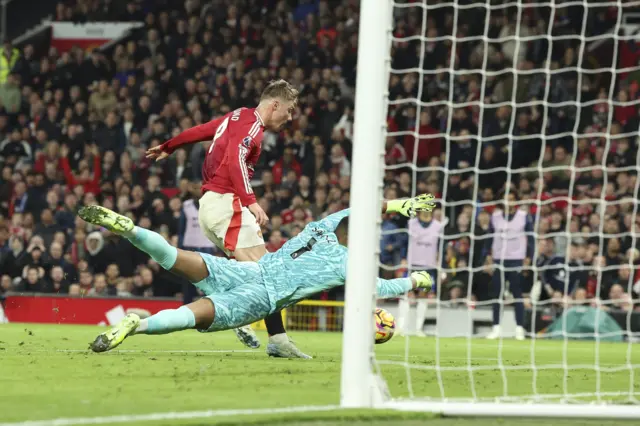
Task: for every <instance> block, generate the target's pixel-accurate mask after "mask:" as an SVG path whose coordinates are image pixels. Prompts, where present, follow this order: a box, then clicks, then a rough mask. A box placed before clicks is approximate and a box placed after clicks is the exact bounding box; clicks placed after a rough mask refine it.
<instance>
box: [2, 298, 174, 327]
mask: <svg viewBox="0 0 640 426" xmlns="http://www.w3.org/2000/svg"><path fill="white" fill-rule="evenodd" d="M180 305H182V303H181V302H180V301H178V300H171V299H160V300H158V299H137V298H98V297H63V296H50V295H37V296H36V295H15V296H7V298H6V300H5V301H4V316H5V318H6V320H7V321H9V322H31V323H53V324H89V325H91V324H93V325H96V324H115V323H117V322H118V321H120V320H121V319H122V318H123V317H124V316H125V315H126V313H127V312H128V311H130V310H136V311H141V310H142V311H147V312H148V313H149V314H155V313H156V312H158V311H161V310H163V309H176V308H178V307H180ZM0 317H1V316H0Z"/></svg>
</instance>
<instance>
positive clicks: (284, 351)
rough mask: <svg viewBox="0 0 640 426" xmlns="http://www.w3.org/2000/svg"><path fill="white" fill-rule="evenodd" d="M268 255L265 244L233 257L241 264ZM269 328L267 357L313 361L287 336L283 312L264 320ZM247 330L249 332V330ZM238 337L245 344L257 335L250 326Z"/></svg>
mask: <svg viewBox="0 0 640 426" xmlns="http://www.w3.org/2000/svg"><path fill="white" fill-rule="evenodd" d="M265 254H267V248H266V247H265V245H264V244H261V245H258V246H254V247H247V248H239V249H236V251H235V252H234V253H233V256H234V257H235V258H236V260H238V261H239V262H257V261H258V260H260V258H262V256H264V255H265ZM264 322H265V325H266V326H267V332H268V333H269V344H268V345H267V355H269V356H273V357H277V358H304V359H311V357H310V356H309V355H307V354H305V353H303V352H302V351H301V350H300V349H298V348H297V347H296V345H295V344H294V343H293V341H292V340H291V339H290V338H289V336H287V332H286V331H285V328H284V323H283V321H282V312H275V313H273V314H271V315H269V316H268V317H266V318H265V319H264ZM247 328H248V329H249V330H247ZM234 331H235V332H236V335H237V336H238V338H239V339H240V341H242V342H243V343H245V344H247V343H246V342H245V340H244V339H245V338H250V334H249V333H253V335H255V333H254V332H253V330H252V329H251V327H250V326H245V327H242V328H240V329H235V330H234Z"/></svg>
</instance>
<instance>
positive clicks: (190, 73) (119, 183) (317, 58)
mask: <svg viewBox="0 0 640 426" xmlns="http://www.w3.org/2000/svg"><path fill="white" fill-rule="evenodd" d="M147 3H148V4H147ZM147 3H145V7H144V9H143V8H142V7H140V5H139V3H138V2H129V3H127V4H126V5H125V6H124V7H122V8H117V7H116V5H115V3H113V2H77V3H75V2H64V3H60V4H58V6H57V7H56V12H55V15H54V19H55V20H56V21H69V20H71V21H74V22H87V21H92V20H122V21H135V20H140V21H144V22H145V26H144V28H141V29H140V30H137V31H135V32H134V33H132V34H131V36H129V37H128V38H126V39H123V40H122V41H120V42H118V43H116V44H115V45H114V46H113V47H112V48H110V49H107V50H105V51H100V50H98V49H95V50H92V51H90V52H84V51H82V50H81V49H80V48H77V47H74V48H72V49H70V50H69V51H67V52H63V53H59V52H57V51H56V50H55V49H52V50H50V51H48V52H46V53H44V54H40V53H39V52H37V49H35V48H34V46H33V45H26V46H24V47H23V48H22V49H21V50H19V49H18V48H15V47H13V46H12V45H11V43H10V42H7V43H5V44H4V46H3V47H2V48H1V49H0V104H1V106H0V168H1V171H2V173H1V175H0V176H1V179H0V215H1V216H2V219H3V220H2V219H0V223H3V224H4V225H5V226H6V227H7V232H8V236H7V238H6V239H5V238H4V237H2V240H3V241H0V242H1V243H2V246H0V249H2V251H1V252H0V253H1V254H0V271H1V272H2V274H3V277H2V279H1V280H0V284H2V289H3V290H2V291H7V289H8V288H11V287H12V286H13V285H14V284H13V281H14V280H15V281H17V287H15V289H16V290H20V289H22V291H27V290H29V291H53V292H60V293H63V292H65V291H68V292H69V294H73V295H82V294H88V293H89V292H91V294H93V295H114V294H118V295H122V296H128V295H134V296H141V297H146V296H159V295H162V296H176V295H179V294H180V292H181V291H182V282H177V281H174V280H173V278H172V276H171V275H170V274H167V275H165V273H164V271H162V270H160V269H159V268H158V267H157V265H154V264H153V263H148V262H149V259H148V257H147V256H146V255H144V254H142V253H141V252H139V251H138V250H137V249H135V248H133V246H131V245H130V244H129V243H128V242H126V241H116V240H113V239H112V238H111V237H110V236H109V234H108V232H106V231H104V230H100V229H95V228H94V227H91V226H88V225H87V224H85V223H84V222H82V221H81V220H78V219H77V218H76V217H75V212H76V210H77V209H78V208H79V207H81V206H83V205H87V204H93V203H99V204H103V205H105V206H108V207H110V208H114V209H116V210H118V211H119V212H120V213H122V214H125V215H127V216H129V217H131V218H132V219H134V221H135V222H136V224H137V225H139V226H144V227H150V228H154V229H155V230H158V231H160V232H161V233H163V235H165V236H166V238H167V239H168V240H169V241H174V242H175V244H179V245H181V246H185V247H187V246H189V247H191V246H192V245H193V244H195V245H200V244H201V243H197V242H196V243H194V242H193V240H192V239H191V237H190V236H188V234H189V232H188V231H189V229H195V228H196V222H197V221H196V222H194V223H191V222H193V220H194V217H195V216H194V214H195V213H194V211H197V201H195V199H196V198H197V195H198V194H197V190H194V189H193V186H192V185H190V184H189V181H198V180H200V170H201V162H202V159H203V157H204V155H203V154H204V152H205V150H207V149H209V148H210V144H211V142H210V141H205V142H204V143H201V144H195V145H193V146H192V147H191V148H190V151H189V150H184V151H183V150H179V151H178V152H176V153H175V154H174V155H173V156H172V158H171V159H170V161H166V162H164V163H153V162H150V161H149V160H147V159H146V158H145V155H144V153H145V150H146V149H147V148H149V147H153V146H156V145H158V144H159V143H162V142H164V141H165V140H166V139H167V138H169V137H171V136H172V135H175V134H176V133H178V132H179V131H181V130H183V129H185V128H188V127H191V126H193V125H197V124H201V123H203V122H205V121H208V120H209V119H210V118H211V117H218V116H220V115H222V114H224V113H226V112H228V111H231V110H233V109H235V108H238V107H241V106H246V105H251V104H253V103H255V101H256V99H257V98H258V97H259V94H260V93H261V91H262V88H263V87H264V86H265V84H266V83H267V82H268V81H269V80H271V79H273V78H285V79H287V80H289V81H290V82H291V83H292V84H293V85H294V86H295V87H296V88H298V89H299V90H300V92H301V95H300V98H299V104H298V105H297V107H296V110H295V111H294V114H293V115H294V120H293V123H291V125H290V126H289V127H288V128H286V129H284V130H283V131H282V132H280V133H271V132H267V134H265V138H264V141H263V144H262V150H263V153H262V156H261V159H260V162H259V163H258V165H257V166H256V170H255V171H254V175H253V180H254V182H253V183H252V184H253V187H254V188H255V191H256V195H257V196H258V200H259V203H260V205H261V206H263V208H264V209H265V211H266V212H267V213H268V214H269V216H270V218H271V223H270V224H269V225H268V226H267V227H265V228H264V229H263V232H264V233H265V238H268V242H269V247H270V250H271V249H276V248H278V247H280V246H281V245H282V244H283V243H284V241H286V240H287V239H288V238H290V237H292V236H294V235H296V234H297V233H298V232H299V231H300V229H301V228H302V227H303V226H304V224H305V223H307V222H308V221H311V220H317V219H319V218H321V217H323V216H325V215H326V214H328V213H331V212H334V211H337V210H339V209H341V208H344V207H347V206H348V202H349V197H350V179H349V177H350V174H351V163H352V161H353V158H352V141H353V112H354V111H353V97H354V89H355V75H356V58H357V51H356V49H357V46H358V36H359V34H358V21H359V10H358V5H357V2H355V3H354V2H352V1H350V0H337V1H332V2H328V1H325V0H322V1H301V0H294V1H289V2H285V1H277V2H267V3H268V7H266V8H262V5H260V6H256V5H255V4H254V3H255V2H234V1H231V0H220V1H217V2H215V5H213V4H209V3H206V2H192V1H185V2H177V3H181V4H177V3H176V4H174V3H172V6H171V7H170V8H169V7H168V6H167V5H168V3H167V2H147ZM405 3H406V5H405V6H408V7H403V8H396V9H395V14H394V35H395V37H396V38H395V40H394V43H393V47H392V58H391V61H392V68H393V70H394V72H393V73H392V74H391V76H390V79H389V100H390V102H389V109H388V116H387V119H386V126H387V138H386V142H385V163H386V165H387V166H388V167H387V172H386V173H385V181H384V184H385V190H386V191H387V192H386V194H387V196H388V197H403V196H411V195H413V194H414V193H416V192H418V193H419V192H430V193H434V194H435V195H437V196H438V197H439V198H440V201H441V202H442V206H441V207H442V209H441V210H440V209H439V210H438V211H437V212H434V217H433V219H431V223H432V224H433V223H435V222H436V221H439V222H441V223H447V229H446V232H445V234H444V235H443V236H442V241H441V243H442V244H440V242H439V243H438V246H439V247H442V251H439V252H438V253H437V255H438V256H439V262H438V265H440V266H441V267H442V268H444V270H443V271H442V274H441V275H442V276H444V277H445V278H444V280H443V283H442V285H439V286H438V287H439V289H440V290H438V292H439V293H440V295H441V296H442V297H443V298H453V299H459V300H463V299H466V298H469V297H470V298H476V299H477V300H487V299H488V298H489V289H490V284H489V283H490V282H491V281H492V280H495V279H496V278H497V276H498V275H500V270H499V269H495V268H494V267H492V264H491V262H492V261H493V260H494V259H492V258H491V257H490V256H488V252H487V250H483V247H484V246H485V244H486V243H487V241H490V240H491V238H493V237H494V234H493V231H492V230H491V227H490V218H491V215H492V214H493V213H494V211H495V210H496V208H497V206H498V205H499V204H501V203H503V202H504V201H505V195H504V194H505V193H507V191H506V190H507V189H509V194H515V195H517V198H518V199H519V200H520V201H518V208H519V209H522V210H523V211H526V212H527V213H528V214H530V215H531V216H532V218H533V223H534V224H535V229H532V235H533V232H535V234H536V236H537V237H538V238H536V243H537V244H539V245H540V246H542V248H538V249H537V250H535V251H534V252H536V253H537V255H536V256H534V257H533V258H531V259H526V258H525V259H523V269H524V271H523V274H522V282H523V286H522V289H523V291H524V297H533V296H531V295H530V294H528V293H529V291H530V289H531V288H533V287H535V281H538V279H541V284H542V283H544V284H550V286H551V291H550V292H547V291H546V290H544V292H545V293H544V294H543V299H542V300H541V302H545V303H546V302H547V301H548V302H549V303H555V304H556V305H557V306H558V307H559V309H562V307H563V306H564V305H565V302H566V301H567V298H568V297H569V296H570V294H565V292H568V293H572V292H573V297H574V299H575V300H576V301H582V300H584V302H580V303H592V302H593V303H596V302H595V299H594V298H596V297H597V298H601V299H603V300H607V299H608V298H609V297H610V296H611V292H612V289H614V287H615V286H616V285H619V286H621V287H622V290H623V292H624V293H626V294H627V295H628V297H630V298H632V299H633V300H635V299H637V298H638V297H640V295H639V292H640V286H638V285H635V283H636V282H638V281H640V278H639V275H638V274H640V271H638V268H637V266H636V262H637V256H636V257H635V258H634V257H629V256H628V257H626V258H625V256H624V254H625V253H627V252H628V251H629V250H631V253H633V252H634V250H638V249H640V246H639V245H638V241H636V239H634V238H633V236H632V232H633V228H634V226H637V223H636V222H637V220H636V219H638V218H637V217H634V214H635V211H634V210H633V200H636V199H637V198H638V195H639V194H637V193H636V192H637V190H636V187H637V184H636V183H637V182H636V181H637V176H636V175H637V171H636V170H635V169H632V168H633V167H635V166H636V158H637V154H638V140H637V137H636V136H637V134H636V133H637V130H638V123H640V111H639V109H638V96H639V95H640V93H639V91H638V89H637V82H636V80H637V79H638V78H637V77H638V75H637V72H631V73H629V75H628V76H627V80H623V79H622V78H614V79H611V84H614V87H613V89H614V92H613V93H614V98H615V99H614V100H615V102H614V103H611V101H610V100H609V99H608V98H609V92H610V90H609V89H610V85H609V84H610V81H609V80H610V79H608V78H605V79H596V78H595V77H594V78H591V75H584V74H583V75H582V76H580V79H579V78H578V74H577V72H575V67H577V66H583V67H584V66H585V63H583V64H580V63H578V59H579V58H581V57H582V56H581V55H579V54H578V53H579V52H578V50H577V49H579V48H581V45H580V39H581V37H580V35H581V34H580V33H579V32H580V31H581V28H582V21H581V19H582V17H583V15H584V14H583V13H582V6H576V8H575V11H573V12H575V13H567V14H563V15H562V19H561V20H560V21H559V24H558V25H557V28H556V27H554V33H553V36H556V35H563V36H564V37H563V38H562V39H558V40H555V41H554V43H552V44H551V43H549V41H548V40H547V37H546V35H545V34H546V32H547V27H548V22H549V19H551V18H552V16H553V15H550V9H549V8H548V7H528V8H527V14H526V16H522V17H520V18H521V19H516V18H517V16H514V14H513V12H512V11H511V10H510V9H504V8H497V9H496V8H490V9H487V8H485V7H480V5H478V6H477V7H465V8H458V10H457V11H456V10H454V8H453V7H454V6H453V5H452V4H441V5H439V6H441V7H437V8H435V9H434V10H433V16H431V15H429V17H427V21H426V22H422V14H420V13H415V12H416V10H414V9H415V8H416V7H417V6H416V5H418V4H419V3H414V4H412V3H411V2H405ZM456 14H457V21H454V17H455V16H456ZM454 22H456V23H457V28H456V31H457V32H458V33H454V32H453V28H452V24H453V23H454ZM515 22H519V26H517V25H515ZM485 23H488V24H487V25H489V27H488V28H486V29H487V30H488V32H487V34H486V36H487V37H488V41H487V40H485V38H484V36H485ZM613 23H615V17H613V18H612V17H610V16H609V15H605V16H602V17H600V16H599V17H598V19H589V20H587V24H586V28H587V33H588V35H589V36H599V35H603V34H605V33H606V32H607V31H608V30H609V28H610V27H611V25H612V24H613ZM423 27H424V28H425V29H426V33H425V34H424V35H425V36H426V39H424V40H422V39H419V38H417V37H415V36H416V35H421V32H422V28H423ZM452 35H453V36H456V37H464V40H468V41H465V42H459V43H453V44H452V43H451V42H450V40H449V39H447V37H450V36H452ZM515 35H517V36H520V37H525V36H526V37H529V38H528V40H529V41H528V42H527V43H525V44H523V43H519V42H518V40H516V39H514V38H513V36H515ZM421 49H424V52H422V51H421ZM421 57H422V58H423V62H422V63H419V62H420V58H421ZM548 59H550V61H548ZM603 66H607V67H608V65H603ZM483 67H484V68H483ZM416 69H423V70H426V72H421V73H417V72H415V70H416ZM549 70H551V73H550V72H549ZM452 71H455V72H453V73H452ZM487 71H489V72H487ZM616 77H622V75H621V76H616ZM579 81H580V82H581V83H582V84H581V86H582V87H579V86H578V82H579ZM514 101H515V102H514ZM500 102H505V103H500ZM575 102H580V103H581V105H580V107H578V108H577V107H576V104H575ZM452 103H453V105H452ZM610 109H611V111H610ZM610 112H611V114H609V113H610ZM610 120H612V122H611V123H609V121H610ZM379 124H380V123H375V120H373V119H372V121H371V123H369V125H373V126H377V125H379ZM383 124H384V123H383ZM603 134H606V135H607V137H606V138H605V137H603V136H602V135H603ZM543 141H544V142H543ZM374 166H375V165H371V167H374ZM603 166H604V167H603ZM509 197H511V195H509ZM625 200H626V201H625ZM602 201H604V202H605V203H604V205H603V203H602ZM636 216H637V215H636ZM423 219H424V220H423ZM423 219H420V218H418V219H415V220H414V221H413V222H411V224H412V225H413V226H415V225H416V224H417V225H419V226H420V227H424V225H425V224H426V223H428V222H429V220H427V219H425V218H423ZM412 225H408V224H407V221H406V220H402V219H401V218H396V217H385V218H384V219H383V230H384V239H383V241H382V242H381V247H380V248H381V259H380V261H381V263H383V264H385V265H387V266H389V267H396V266H397V265H399V264H400V263H401V261H402V260H403V259H405V258H406V257H407V256H406V252H407V250H408V248H409V247H411V246H412V245H416V244H417V245H419V244H420V240H419V239H414V237H408V234H407V230H408V229H409V227H411V226H412ZM0 229H2V226H0ZM547 243H548V245H547ZM549 247H552V248H549ZM419 257H420V256H419ZM552 258H557V259H556V261H554V263H547V262H548V261H549V260H550V259H552ZM410 263H411V264H412V265H411V266H412V267H417V266H429V265H430V263H431V262H426V261H425V260H424V259H422V258H420V259H416V260H415V261H414V260H413V258H412V260H411V262H410ZM112 265H113V266H112ZM554 265H562V266H564V268H562V267H557V266H554ZM624 265H628V266H629V268H630V270H627V269H625V266H624ZM59 268H62V271H63V273H64V277H65V278H64V279H63V280H58V278H59ZM114 268H117V269H118V273H117V274H116V273H115V269H114ZM469 268H477V269H475V270H474V272H473V273H471V274H470V273H469V271H470V269H469ZM387 269H389V268H387ZM576 270H580V271H581V272H576ZM54 271H55V272H54ZM562 272H564V275H562ZM54 273H55V277H54V276H53V275H52V274H54ZM101 274H106V277H105V276H104V275H101ZM627 275H628V279H627ZM5 276H8V278H9V280H8V281H7V279H5V278H4V277H5ZM625 280H626V281H625ZM64 281H66V283H65V282H64ZM469 285H471V287H470V288H469ZM615 289H616V290H613V294H614V295H616V296H620V294H619V293H618V292H619V289H618V288H617V287H615ZM557 292H560V294H559V295H558V294H556V293H557ZM625 297H626V296H625ZM636 305H637V304H632V305H629V306H636ZM625 306H626V305H625Z"/></svg>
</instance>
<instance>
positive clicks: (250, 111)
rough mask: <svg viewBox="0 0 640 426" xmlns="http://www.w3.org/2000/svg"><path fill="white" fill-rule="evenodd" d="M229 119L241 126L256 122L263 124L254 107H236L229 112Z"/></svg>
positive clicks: (259, 124)
mask: <svg viewBox="0 0 640 426" xmlns="http://www.w3.org/2000/svg"><path fill="white" fill-rule="evenodd" d="M231 120H232V121H235V122H237V123H238V124H241V125H243V126H246V125H249V126H252V125H254V124H257V125H258V126H260V127H262V125H263V122H262V118H261V117H260V114H258V111H257V110H256V108H245V107H242V108H238V109H236V110H235V111H233V112H232V113H231Z"/></svg>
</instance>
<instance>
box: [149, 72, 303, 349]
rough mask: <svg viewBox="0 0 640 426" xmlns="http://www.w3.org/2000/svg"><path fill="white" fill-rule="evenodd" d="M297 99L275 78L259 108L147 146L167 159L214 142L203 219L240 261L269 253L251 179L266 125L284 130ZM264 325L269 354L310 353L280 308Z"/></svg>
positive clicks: (248, 337) (253, 341)
mask: <svg viewBox="0 0 640 426" xmlns="http://www.w3.org/2000/svg"><path fill="white" fill-rule="evenodd" d="M297 99H298V91H297V90H296V89H294V88H293V87H292V86H291V85H290V84H289V83H288V82H286V81H285V80H277V81H272V82H270V83H269V85H268V86H267V87H266V88H265V89H264V91H263V92H262V96H261V97H260V103H259V104H258V106H257V107H256V108H239V109H237V110H235V111H232V112H230V113H228V114H226V115H224V116H223V117H220V118H217V119H215V120H212V121H210V122H208V123H205V124H202V125H200V126H196V127H192V128H191V129H188V130H185V131H184V132H182V133H180V134H179V135H178V136H176V137H175V138H172V139H170V140H168V141H167V142H165V143H163V144H162V145H159V146H157V147H154V148H150V149H149V150H148V151H147V157H148V158H152V159H155V160H156V161H157V160H162V159H164V158H167V157H168V156H169V155H171V154H172V153H173V152H174V151H175V150H176V149H177V148H178V147H179V146H181V145H185V144H192V143H195V142H201V141H207V140H211V141H212V143H211V146H210V147H209V149H208V150H207V153H206V157H205V161H204V166H203V168H202V178H203V184H202V194H203V195H202V197H201V198H200V210H199V213H198V219H199V221H200V227H201V229H202V231H203V232H204V234H205V235H206V236H207V238H209V239H210V240H211V241H212V242H213V243H215V244H216V245H217V246H218V247H219V248H220V249H221V250H223V251H224V252H225V253H226V254H227V256H229V257H231V256H233V257H235V259H236V260H238V261H240V262H244V261H254V262H255V261H258V260H259V259H260V258H261V257H262V256H264V254H265V253H267V250H266V248H265V244H264V238H263V237H262V232H261V230H260V226H262V225H265V224H266V223H267V222H268V220H269V218H268V217H267V214H266V213H265V212H264V210H263V209H262V208H261V207H260V205H259V204H258V203H257V202H256V196H255V194H254V193H253V189H252V188H251V178H252V177H253V171H254V166H255V165H256V163H257V162H258V158H259V157H260V149H261V143H262V137H263V132H264V130H265V129H267V130H272V131H275V132H278V131H280V130H282V129H283V128H284V126H285V125H286V124H287V122H289V121H291V115H292V112H293V109H294V108H295V105H296V102H297ZM265 324H266V326H267V331H268V333H269V344H268V345H267V354H269V355H271V356H278V357H287V358H295V357H299V358H310V357H309V356H308V355H305V354H304V353H302V352H301V351H300V350H299V349H298V348H297V347H296V346H295V345H294V344H293V343H292V342H291V341H290V339H289V338H288V336H287V334H286V332H285V329H284V324H283V322H282V314H281V313H280V312H276V313H274V314H272V315H270V316H269V317H267V318H265ZM234 331H235V332H236V335H237V336H238V338H239V339H240V340H241V341H242V342H243V343H244V344H245V345H247V346H249V347H253V348H257V347H259V346H260V342H259V340H258V338H257V336H256V335H255V333H254V332H253V330H252V329H251V327H250V326H245V327H242V328H240V329H236V330H234Z"/></svg>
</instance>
